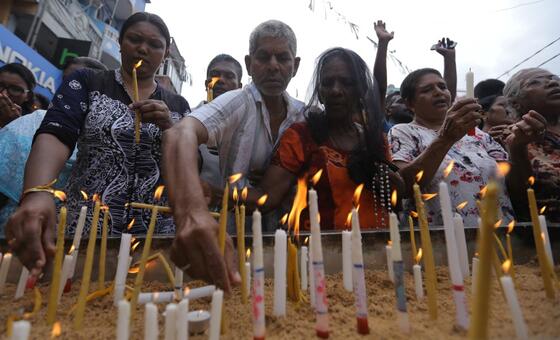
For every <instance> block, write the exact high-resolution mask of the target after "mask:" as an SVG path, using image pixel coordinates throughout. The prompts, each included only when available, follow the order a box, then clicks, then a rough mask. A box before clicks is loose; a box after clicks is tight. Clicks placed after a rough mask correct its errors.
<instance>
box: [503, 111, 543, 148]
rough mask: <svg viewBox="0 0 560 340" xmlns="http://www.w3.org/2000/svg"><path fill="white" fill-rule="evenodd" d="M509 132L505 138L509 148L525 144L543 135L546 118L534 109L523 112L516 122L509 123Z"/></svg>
mask: <svg viewBox="0 0 560 340" xmlns="http://www.w3.org/2000/svg"><path fill="white" fill-rule="evenodd" d="M509 130H510V131H511V133H510V134H509V135H508V136H507V137H506V138H505V142H506V144H507V145H509V147H510V148H515V147H520V146H523V147H524V146H526V145H527V144H529V143H533V142H536V141H538V140H540V139H542V138H543V137H544V133H545V132H546V119H545V118H544V117H543V116H542V115H540V114H539V113H537V112H536V111H533V110H531V111H529V112H528V113H526V114H524V115H523V116H522V117H521V120H519V121H518V122H517V123H515V124H513V125H510V126H509Z"/></svg>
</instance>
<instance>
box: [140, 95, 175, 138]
mask: <svg viewBox="0 0 560 340" xmlns="http://www.w3.org/2000/svg"><path fill="white" fill-rule="evenodd" d="M129 107H130V109H131V110H133V111H135V112H138V113H140V115H141V116H142V122H143V123H153V124H156V125H157V126H158V127H159V128H160V129H161V130H163V131H165V130H167V129H169V128H170V127H172V126H173V119H171V112H170V111H169V108H168V107H167V105H166V104H165V102H163V101H161V100H155V99H146V100H141V101H138V102H135V103H132V104H130V105H129Z"/></svg>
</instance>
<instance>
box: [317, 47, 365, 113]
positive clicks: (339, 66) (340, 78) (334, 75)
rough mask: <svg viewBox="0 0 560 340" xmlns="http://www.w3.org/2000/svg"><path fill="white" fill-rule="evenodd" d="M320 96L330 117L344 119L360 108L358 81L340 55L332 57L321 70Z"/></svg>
mask: <svg viewBox="0 0 560 340" xmlns="http://www.w3.org/2000/svg"><path fill="white" fill-rule="evenodd" d="M319 98H320V99H321V103H323V105H325V111H326V113H327V117H329V119H335V120H343V119H346V118H349V117H351V116H352V114H353V113H356V112H357V111H358V110H359V102H360V101H359V98H358V91H357V88H356V81H355V80H354V79H353V78H352V72H350V67H349V65H348V64H347V63H346V62H345V61H344V59H342V58H340V57H332V58H330V59H329V60H328V61H326V62H325V64H324V66H323V68H322V70H321V79H320V84H319Z"/></svg>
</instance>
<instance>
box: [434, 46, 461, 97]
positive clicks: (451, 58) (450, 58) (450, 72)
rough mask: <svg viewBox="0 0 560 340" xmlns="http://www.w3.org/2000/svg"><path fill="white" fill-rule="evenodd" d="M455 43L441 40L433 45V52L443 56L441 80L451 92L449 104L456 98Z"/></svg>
mask: <svg viewBox="0 0 560 340" xmlns="http://www.w3.org/2000/svg"><path fill="white" fill-rule="evenodd" d="M455 45H456V43H455V42H454V41H453V40H451V39H449V38H441V40H440V41H438V43H437V44H436V45H435V46H436V47H435V50H436V51H437V52H438V53H439V54H441V55H442V56H443V79H445V82H446V83H447V88H448V89H449V92H451V102H452V103H453V102H454V101H455V97H456V96H457V64H456V62H455Z"/></svg>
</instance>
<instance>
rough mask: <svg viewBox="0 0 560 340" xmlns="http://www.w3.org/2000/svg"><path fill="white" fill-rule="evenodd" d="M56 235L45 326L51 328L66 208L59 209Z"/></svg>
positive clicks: (62, 245)
mask: <svg viewBox="0 0 560 340" xmlns="http://www.w3.org/2000/svg"><path fill="white" fill-rule="evenodd" d="M58 219H59V220H58V228H57V235H56V252H55V256H54V267H53V275H52V281H51V286H50V290H49V303H48V306H47V324H48V325H49V326H52V325H53V324H54V322H55V321H56V308H57V307H58V289H59V286H60V281H61V280H60V274H61V272H62V259H63V257H64V229H65V227H66V207H62V208H60V213H59V217H58Z"/></svg>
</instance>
